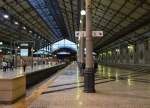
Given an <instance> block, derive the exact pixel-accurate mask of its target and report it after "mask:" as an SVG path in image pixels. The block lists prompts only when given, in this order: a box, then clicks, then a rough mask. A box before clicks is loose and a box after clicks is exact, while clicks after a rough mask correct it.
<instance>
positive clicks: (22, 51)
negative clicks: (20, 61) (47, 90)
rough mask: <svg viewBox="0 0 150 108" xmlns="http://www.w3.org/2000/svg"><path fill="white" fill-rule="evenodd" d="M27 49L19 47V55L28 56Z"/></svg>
mask: <svg viewBox="0 0 150 108" xmlns="http://www.w3.org/2000/svg"><path fill="white" fill-rule="evenodd" d="M28 52H29V51H28V49H20V55H21V56H28Z"/></svg>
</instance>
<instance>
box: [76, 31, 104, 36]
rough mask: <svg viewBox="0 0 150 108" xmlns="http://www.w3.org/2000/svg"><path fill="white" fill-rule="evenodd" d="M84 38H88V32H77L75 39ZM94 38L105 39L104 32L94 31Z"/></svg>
mask: <svg viewBox="0 0 150 108" xmlns="http://www.w3.org/2000/svg"><path fill="white" fill-rule="evenodd" d="M79 36H84V37H86V31H75V37H79ZM92 36H93V37H103V31H92Z"/></svg>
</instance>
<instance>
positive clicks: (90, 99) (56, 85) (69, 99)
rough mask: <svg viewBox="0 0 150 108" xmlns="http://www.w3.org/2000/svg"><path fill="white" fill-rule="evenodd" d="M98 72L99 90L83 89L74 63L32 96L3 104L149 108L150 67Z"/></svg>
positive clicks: (101, 68)
mask: <svg viewBox="0 0 150 108" xmlns="http://www.w3.org/2000/svg"><path fill="white" fill-rule="evenodd" d="M95 76H96V80H95V83H96V93H90V94H89V93H84V92H83V78H82V77H80V76H79V71H78V68H77V65H76V64H74V63H72V64H71V65H69V66H67V67H66V68H65V69H63V70H61V71H60V72H59V73H58V74H56V75H55V76H53V78H50V79H49V80H46V81H45V82H43V85H42V86H40V87H39V88H35V91H34V92H33V93H32V94H31V95H30V96H28V97H26V98H24V99H21V100H20V101H18V102H17V103H15V104H13V105H7V106H6V105H0V108H150V71H147V70H142V69H141V70H140V69H137V70H135V71H129V70H124V69H119V68H112V67H106V66H99V69H98V72H97V74H96V75H95Z"/></svg>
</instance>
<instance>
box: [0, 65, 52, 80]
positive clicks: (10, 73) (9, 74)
mask: <svg viewBox="0 0 150 108" xmlns="http://www.w3.org/2000/svg"><path fill="white" fill-rule="evenodd" d="M53 66H54V65H53ZM49 67H51V65H36V66H33V68H32V67H31V66H27V67H26V71H25V72H24V71H23V68H22V67H17V68H14V69H13V70H11V69H7V71H6V72H4V71H3V70H2V69H0V79H9V78H13V77H17V76H20V75H24V74H25V73H26V74H27V73H31V72H34V71H37V70H41V69H45V68H49Z"/></svg>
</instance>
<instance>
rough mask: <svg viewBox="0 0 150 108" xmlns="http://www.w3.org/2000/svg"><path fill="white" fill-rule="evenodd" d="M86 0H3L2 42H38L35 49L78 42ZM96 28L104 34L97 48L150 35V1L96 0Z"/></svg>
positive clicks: (0, 13)
mask: <svg viewBox="0 0 150 108" xmlns="http://www.w3.org/2000/svg"><path fill="white" fill-rule="evenodd" d="M81 1H82V0H0V41H2V42H3V43H4V44H8V45H11V44H12V43H13V42H14V41H35V49H41V48H44V47H45V46H47V45H49V44H52V43H55V42H57V41H59V40H62V39H68V40H70V41H72V42H77V39H76V38H75V36H74V35H75V31H79V29H80V17H81V16H80V11H81ZM92 25H93V27H92V29H93V30H94V31H99V30H102V31H103V32H104V36H103V37H102V38H100V39H98V38H95V39H94V49H95V51H98V50H100V49H105V48H110V47H114V46H116V45H118V44H120V43H122V44H124V43H134V42H135V41H136V40H140V39H144V38H149V37H150V35H149V34H150V33H149V31H150V0H92Z"/></svg>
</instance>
